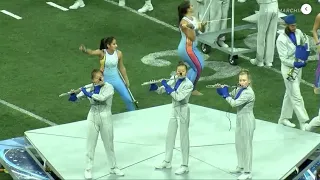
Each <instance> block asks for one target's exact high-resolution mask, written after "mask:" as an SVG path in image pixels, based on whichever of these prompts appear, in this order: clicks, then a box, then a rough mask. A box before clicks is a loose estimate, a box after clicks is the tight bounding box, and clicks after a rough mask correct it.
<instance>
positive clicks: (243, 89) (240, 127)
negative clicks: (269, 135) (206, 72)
mask: <svg viewBox="0 0 320 180" xmlns="http://www.w3.org/2000/svg"><path fill="white" fill-rule="evenodd" d="M239 85H240V88H237V89H235V90H233V91H232V92H231V93H230V94H229V90H228V86H221V87H220V88H217V93H218V94H219V95H220V96H222V97H223V98H225V99H226V101H227V102H228V103H229V104H230V105H231V106H232V107H237V125H236V132H235V145H236V151H237V158H238V166H237V168H236V170H235V171H233V172H231V173H237V174H238V173H239V174H240V173H241V175H240V176H239V177H238V179H251V178H252V174H251V171H252V140H253V134H254V131H255V128H256V123H255V117H254V114H253V108H254V103H255V94H254V91H253V89H252V87H251V75H250V73H249V71H248V70H245V69H243V70H241V71H240V73H239ZM231 96H233V97H234V98H232V97H231Z"/></svg>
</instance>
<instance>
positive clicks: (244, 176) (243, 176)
mask: <svg viewBox="0 0 320 180" xmlns="http://www.w3.org/2000/svg"><path fill="white" fill-rule="evenodd" d="M246 179H252V175H251V173H243V174H241V175H240V176H239V177H238V180H246Z"/></svg>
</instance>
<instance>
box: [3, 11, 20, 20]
mask: <svg viewBox="0 0 320 180" xmlns="http://www.w3.org/2000/svg"><path fill="white" fill-rule="evenodd" d="M1 12H2V13H3V14H6V15H8V16H11V17H13V18H15V19H18V20H20V19H22V17H20V16H18V15H15V14H13V13H11V12H9V11H7V10H1Z"/></svg>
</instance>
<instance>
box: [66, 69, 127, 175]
mask: <svg viewBox="0 0 320 180" xmlns="http://www.w3.org/2000/svg"><path fill="white" fill-rule="evenodd" d="M91 79H92V83H93V86H92V88H91V90H89V91H87V90H86V88H81V92H80V93H79V94H75V93H72V94H71V95H70V98H69V101H73V102H74V101H76V100H77V99H79V98H82V97H87V98H88V99H89V101H90V105H91V108H90V111H89V113H88V117H87V121H88V137H87V153H86V166H87V167H86V169H85V173H84V176H85V178H86V179H91V178H92V167H93V161H94V153H95V148H96V145H97V141H98V135H99V132H100V135H101V139H102V141H103V144H104V147H105V151H106V153H107V157H108V163H109V166H110V168H111V169H110V173H111V174H116V175H118V176H124V173H123V172H122V171H121V170H120V169H119V168H118V167H117V164H116V157H115V153H114V145H113V122H112V119H111V116H112V114H111V105H112V98H113V94H114V89H113V87H112V85H111V84H109V83H104V82H103V75H102V72H101V71H100V70H98V69H94V70H93V71H92V72H91ZM72 91H73V90H71V92H72Z"/></svg>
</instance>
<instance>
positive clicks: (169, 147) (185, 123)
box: [150, 62, 193, 174]
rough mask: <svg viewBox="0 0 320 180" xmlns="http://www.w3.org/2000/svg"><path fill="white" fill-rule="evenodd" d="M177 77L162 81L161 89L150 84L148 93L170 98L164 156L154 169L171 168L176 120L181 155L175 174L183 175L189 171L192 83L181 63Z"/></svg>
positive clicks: (184, 66)
mask: <svg viewBox="0 0 320 180" xmlns="http://www.w3.org/2000/svg"><path fill="white" fill-rule="evenodd" d="M176 73H177V75H175V76H173V77H172V78H170V79H171V80H169V81H168V82H167V81H166V80H162V82H161V84H162V86H161V87H158V86H157V85H156V84H151V86H150V91H156V92H157V93H158V94H162V93H167V94H168V95H170V96H171V97H172V112H171V117H170V121H169V126H168V132H167V138H166V155H165V159H164V161H163V162H162V163H161V164H159V165H157V166H156V167H155V168H156V169H164V168H171V160H172V155H173V148H174V145H175V139H176V135H177V129H178V120H179V122H180V142H181V145H180V146H181V153H182V165H181V167H180V168H179V169H177V171H176V172H175V173H176V174H184V173H186V172H188V171H189V168H188V163H189V148H190V147H189V122H190V110H189V106H188V103H189V98H190V96H191V93H192V90H193V84H192V82H191V81H190V80H189V79H188V78H186V74H187V66H186V65H185V64H184V63H183V62H179V64H178V66H177V70H176Z"/></svg>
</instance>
